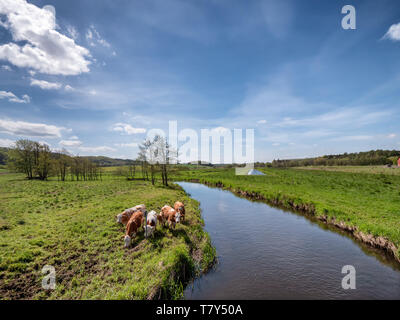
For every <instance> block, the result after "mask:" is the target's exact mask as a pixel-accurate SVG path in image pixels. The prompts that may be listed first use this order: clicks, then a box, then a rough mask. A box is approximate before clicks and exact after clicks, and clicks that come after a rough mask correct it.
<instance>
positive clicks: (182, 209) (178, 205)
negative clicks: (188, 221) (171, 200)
mask: <svg viewBox="0 0 400 320" xmlns="http://www.w3.org/2000/svg"><path fill="white" fill-rule="evenodd" d="M174 209H175V211H177V212H179V213H180V214H181V220H182V221H185V205H184V204H183V202H180V201H177V202H175V204H174Z"/></svg>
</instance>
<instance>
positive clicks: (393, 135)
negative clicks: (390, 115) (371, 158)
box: [387, 133, 397, 139]
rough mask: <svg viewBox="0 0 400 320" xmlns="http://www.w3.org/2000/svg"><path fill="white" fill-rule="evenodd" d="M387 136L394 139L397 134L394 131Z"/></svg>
mask: <svg viewBox="0 0 400 320" xmlns="http://www.w3.org/2000/svg"><path fill="white" fill-rule="evenodd" d="M387 137H388V138H389V139H394V138H396V137H397V135H396V134H395V133H391V134H388V136H387Z"/></svg>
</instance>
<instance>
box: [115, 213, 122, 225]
mask: <svg viewBox="0 0 400 320" xmlns="http://www.w3.org/2000/svg"><path fill="white" fill-rule="evenodd" d="M116 218H117V222H118V223H122V213H120V214H117V217H116Z"/></svg>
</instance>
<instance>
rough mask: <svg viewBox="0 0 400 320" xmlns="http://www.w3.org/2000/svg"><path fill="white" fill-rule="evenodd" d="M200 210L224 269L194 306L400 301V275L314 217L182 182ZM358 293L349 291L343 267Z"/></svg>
mask: <svg viewBox="0 0 400 320" xmlns="http://www.w3.org/2000/svg"><path fill="white" fill-rule="evenodd" d="M178 184H179V185H180V186H182V187H183V188H184V189H185V191H186V192H188V193H189V194H190V195H191V197H192V198H194V199H196V200H198V201H199V202H200V206H201V210H202V216H203V219H204V221H205V229H206V231H207V232H208V233H209V234H210V236H211V240H212V243H213V245H214V246H215V248H216V250H217V256H218V263H217V264H216V265H215V267H214V269H213V270H211V271H210V272H209V273H207V274H205V275H203V276H201V277H200V278H198V279H195V280H194V282H193V283H191V284H189V285H188V287H187V288H186V290H185V298H186V299H400V268H399V266H398V264H397V263H396V262H395V261H393V260H392V259H391V258H390V257H387V256H385V255H384V254H383V253H382V252H380V251H378V250H375V249H372V248H369V247H367V246H366V245H364V244H362V243H360V242H359V241H357V240H355V239H353V238H351V237H350V236H348V235H347V234H345V233H344V232H341V231H338V230H337V229H333V228H332V227H328V226H327V225H324V224H323V223H321V222H318V221H313V220H311V219H310V218H309V217H306V216H303V215H300V214H296V213H292V212H287V211H284V210H281V209H277V208H274V207H271V206H269V205H267V204H265V203H261V202H252V201H249V200H247V199H244V198H240V197H237V196H235V195H234V194H233V193H231V192H229V191H224V190H221V189H218V188H210V187H207V186H205V185H202V184H197V183H188V182H179V183H178ZM346 265H351V266H354V268H355V271H356V277H355V284H356V289H354V290H353V289H348V290H344V289H343V288H342V279H343V277H345V276H346V274H342V268H343V266H346Z"/></svg>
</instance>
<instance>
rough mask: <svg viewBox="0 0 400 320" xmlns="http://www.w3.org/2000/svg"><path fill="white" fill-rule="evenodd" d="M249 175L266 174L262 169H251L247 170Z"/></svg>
mask: <svg viewBox="0 0 400 320" xmlns="http://www.w3.org/2000/svg"><path fill="white" fill-rule="evenodd" d="M247 175H248V176H265V174H264V173H262V172H261V171H258V170H256V169H251V170H249V172H247Z"/></svg>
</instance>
